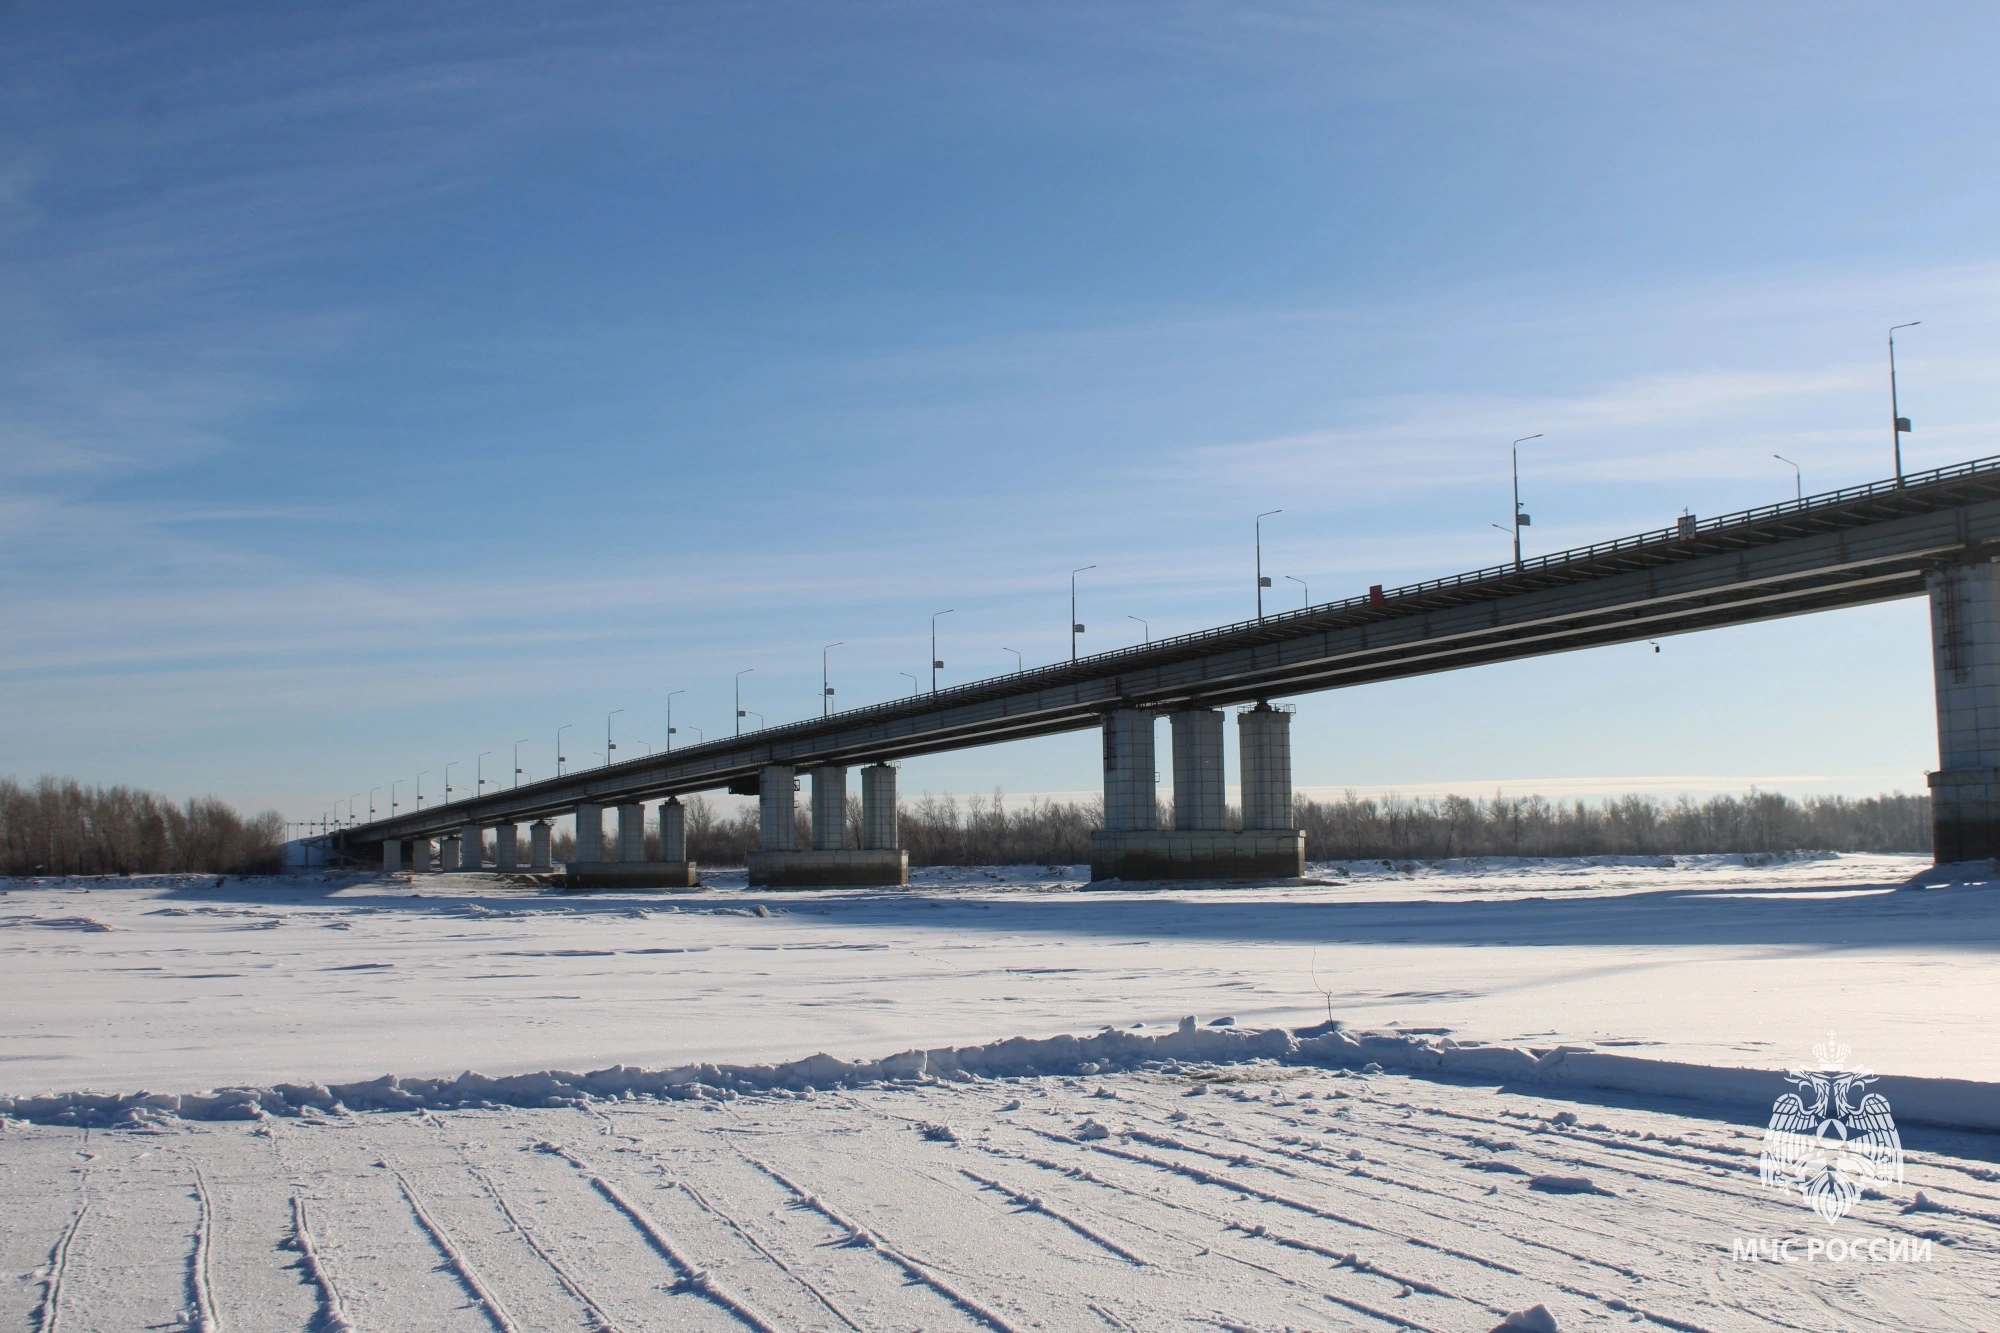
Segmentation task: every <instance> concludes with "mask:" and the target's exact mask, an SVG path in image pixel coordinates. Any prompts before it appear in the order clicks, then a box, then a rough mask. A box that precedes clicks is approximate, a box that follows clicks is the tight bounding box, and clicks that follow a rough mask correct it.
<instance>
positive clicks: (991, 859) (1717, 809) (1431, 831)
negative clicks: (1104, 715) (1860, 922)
mask: <svg viewBox="0 0 2000 1333" xmlns="http://www.w3.org/2000/svg"><path fill="white" fill-rule="evenodd" d="M684 804H685V805H686V806H687V835H688V855H689V856H690V857H691V858H692V859H694V860H695V861H697V862H700V863H701V864H703V865H709V866H740V865H742V864H743V861H744V858H745V857H746V856H747V855H748V854H749V853H751V852H754V851H756V850H757V846H758V835H757V811H756V810H755V808H754V807H745V808H743V809H740V810H737V811H735V812H733V813H723V812H718V811H717V810H716V809H715V808H714V807H712V806H711V805H710V804H709V803H708V802H707V801H706V800H704V799H703V798H702V797H700V796H692V797H688V798H686V799H685V801H684ZM847 813H848V819H847V823H848V829H847V845H848V846H850V847H854V846H859V845H860V832H861V803H860V801H859V800H858V799H850V800H849V802H848V812H847ZM1292 813H1293V816H1294V826H1295V827H1297V828H1300V829H1303V830H1305V834H1306V855H1307V856H1309V857H1311V858H1312V859H1313V860H1316V861H1357V860H1375V859H1384V860H1438V859H1442V858H1446V857H1455V856H1671V855H1681V856H1685V855H1696V854H1700V853H1706V852H1789V851H1805V850H1810V851H1831V852H1920V853H1921V852H1928V851H1930V847H1931V825H1930V798H1929V797H1928V796H1925V795H1915V796H1912V795H1906V794H1904V793H1902V792H1897V793H1893V794H1891V795H1886V796H1869V797H1859V798H1857V797H1848V796H1808V797H1804V798H1802V799H1795V798H1793V797H1790V796H1785V795H1782V794H1779V793H1777V792H1760V791H1751V792H1748V793H1745V794H1743V795H1740V796H1737V795H1720V796H1711V797H1708V798H1706V799H1703V800H1695V799H1693V798H1691V797H1687V796H1681V797H1678V798H1675V799H1672V800H1662V799H1661V798H1659V797H1656V796H1647V795H1628V796H1618V797H1611V798H1606V799H1601V800H1594V801H1591V800H1573V801H1554V800H1550V799H1548V798H1546V797H1542V796H1497V795H1496V796H1493V797H1491V798H1488V799H1480V798H1477V797H1468V796H1425V797H1407V796H1386V797H1372V796H1359V795H1356V794H1355V793H1352V792H1349V793H1347V794H1346V795H1344V796H1342V797H1341V798H1340V799H1338V800H1331V801H1318V800H1313V799H1310V798H1308V797H1304V796H1300V797H1297V798H1295V799H1294V801H1293V803H1292ZM897 823H898V828H899V830H900V833H901V836H902V845H903V847H904V849H905V850H907V851H908V852H909V854H910V864H911V865H1037V864H1039V865H1076V864H1079V863H1082V862H1087V861H1089V860H1090V833H1091V830H1093V829H1095V828H1099V827H1101V826H1102V824H1103V803H1102V801H1100V800H1097V799H1091V800H1085V801H1050V800H1044V799H1041V798H1031V799H1029V800H1027V801H1025V802H1022V803H1019V804H1015V805H1013V806H1012V807H1011V808H1009V806H1008V803H1007V802H1006V801H1005V800H1004V799H1003V798H1002V795H1001V793H999V792H997V791H996V792H994V793H993V794H992V795H991V796H990V797H977V796H975V797H972V798H970V799H966V800H961V799H959V798H957V797H954V796H932V795H928V794H926V795H924V796H920V797H918V798H916V799H915V800H910V801H905V802H903V804H902V808H901V809H900V810H899V811H898V816H897ZM1228 823H1229V826H1230V827H1231V828H1240V827H1242V821H1241V815H1240V813H1239V812H1238V811H1237V810H1236V809H1234V808H1232V809H1231V810H1230V811H1229V813H1228ZM1159 826H1160V827H1161V828H1172V827H1173V808H1172V806H1171V805H1167V804H1162V805H1161V807H1160V820H1159ZM794 845H795V846H798V847H810V846H811V845H812V842H811V833H810V826H809V824H808V821H807V819H806V815H805V812H804V810H803V809H801V810H799V811H798V814H797V828H796V830H795V843H794ZM571 847H572V844H571V842H570V840H569V837H568V835H567V834H559V835H558V836H557V838H556V841H555V855H556V858H557V859H558V860H561V859H563V858H564V857H565V856H566V855H567V854H568V853H569V851H570V850H571ZM658 847H659V844H658V839H657V838H656V837H655V836H654V835H653V834H651V833H649V834H647V846H646V854H647V855H648V856H655V855H657V854H658Z"/></svg>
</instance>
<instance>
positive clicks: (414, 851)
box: [410, 838, 431, 875]
mask: <svg viewBox="0 0 2000 1333" xmlns="http://www.w3.org/2000/svg"><path fill="white" fill-rule="evenodd" d="M410 869H412V870H414V871H416V872H417V873H418V874H419V875H428V874H430V873H431V840H430V839H429V838H413V839H411V841H410Z"/></svg>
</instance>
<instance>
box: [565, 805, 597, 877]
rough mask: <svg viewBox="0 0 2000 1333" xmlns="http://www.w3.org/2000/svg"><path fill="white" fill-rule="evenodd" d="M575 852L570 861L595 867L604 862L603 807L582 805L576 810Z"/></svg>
mask: <svg viewBox="0 0 2000 1333" xmlns="http://www.w3.org/2000/svg"><path fill="white" fill-rule="evenodd" d="M575 841H576V850H575V851H574V852H572V853H571V854H570V860H572V861H579V862H582V863H583V864H585V865H596V864H598V863H599V862H601V861H603V860H604V807H603V806H601V805H591V804H587V803H586V804H584V805H579V806H578V807H577V808H576V838H575Z"/></svg>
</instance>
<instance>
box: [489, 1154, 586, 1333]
mask: <svg viewBox="0 0 2000 1333" xmlns="http://www.w3.org/2000/svg"><path fill="white" fill-rule="evenodd" d="M459 1157H460V1159H461V1160H462V1161H464V1163H465V1169H466V1170H467V1171H469V1172H471V1173H472V1178H473V1179H474V1180H477V1181H478V1182H479V1183H480V1185H481V1186H483V1187H484V1188H485V1190H486V1194H487V1197H488V1198H490V1199H492V1200H493V1202H494V1204H495V1205H496V1206H497V1207H498V1208H499V1209H500V1214H501V1216H503V1217H505V1218H506V1219H507V1223H508V1225H509V1226H511V1227H513V1228H514V1231H515V1234H517V1235H519V1236H520V1238H521V1239H522V1240H524V1241H526V1242H527V1243H528V1248H529V1249H531V1250H533V1251H534V1252H535V1254H536V1256H537V1257H538V1258H540V1259H541V1261H542V1262H543V1263H545V1264H547V1265H548V1266H549V1271H550V1272H551V1273H554V1274H555V1277H556V1281H557V1283H559V1284H560V1285H561V1287H562V1289H563V1290H564V1291H566V1292H568V1293H569V1295H570V1299H572V1300H574V1301H575V1302H576V1303H577V1304H579V1305H581V1306H582V1307H583V1308H584V1311H585V1313H587V1314H588V1315H589V1316H590V1318H591V1320H592V1321H593V1323H594V1324H595V1329H594V1333H624V1330H622V1329H621V1328H619V1326H618V1325H617V1324H616V1323H615V1322H613V1320H612V1318H611V1316H609V1315H607V1314H605V1313H604V1307H603V1306H601V1305H599V1304H598V1303H597V1301H596V1300H594V1299H593V1298H592V1297H591V1295H590V1293H589V1292H587V1291H585V1290H584V1289H583V1284H582V1283H580V1282H578V1281H577V1280H576V1277H575V1276H574V1275H573V1274H571V1273H570V1271H569V1270H568V1269H567V1268H565V1267H563V1265H562V1264H561V1263H560V1262H558V1261H557V1259H556V1257H555V1256H554V1255H552V1254H550V1253H549V1252H548V1250H547V1249H546V1248H545V1247H544V1246H543V1245H542V1242H541V1241H540V1239H539V1238H537V1237H536V1235H535V1233H534V1232H533V1231H531V1230H529V1229H528V1226H527V1224H526V1223H524V1222H522V1220H521V1219H520V1217H519V1216H518V1215H516V1214H515V1212H514V1207H513V1205H512V1204H510V1203H509V1202H508V1201H507V1196H506V1195H504V1194H502V1193H501V1192H500V1188H499V1187H498V1186H497V1185H495V1184H494V1183H493V1178H492V1177H491V1176H490V1175H488V1174H487V1173H486V1170H485V1168H483V1167H481V1166H479V1165H478V1164H477V1163H476V1162H474V1161H473V1160H472V1159H471V1158H470V1157H467V1156H466V1155H465V1153H464V1151H463V1150H461V1151H460V1153H459Z"/></svg>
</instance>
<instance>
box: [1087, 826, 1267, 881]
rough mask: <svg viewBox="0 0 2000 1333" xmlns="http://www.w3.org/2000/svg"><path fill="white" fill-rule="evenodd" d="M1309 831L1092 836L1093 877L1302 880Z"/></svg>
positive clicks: (1187, 832) (1216, 830) (1099, 833)
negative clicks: (1304, 832) (1307, 832)
mask: <svg viewBox="0 0 2000 1333" xmlns="http://www.w3.org/2000/svg"><path fill="white" fill-rule="evenodd" d="M1305 873H1306V835H1305V834H1303V833H1300V832H1297V831H1295V830H1292V829H1253V830H1249V831H1246V832H1243V833H1230V832H1228V831H1226V830H1220V829H1197V830H1181V829H1176V830H1173V831H1172V832H1167V831H1160V832H1154V833H1148V832H1144V831H1141V832H1136V833H1104V832H1098V833H1093V834H1091V835H1090V877H1091V878H1092V879H1093V880H1099V879H1126V880H1140V879H1297V878H1298V877H1300V876H1301V875H1304V874H1305Z"/></svg>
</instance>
